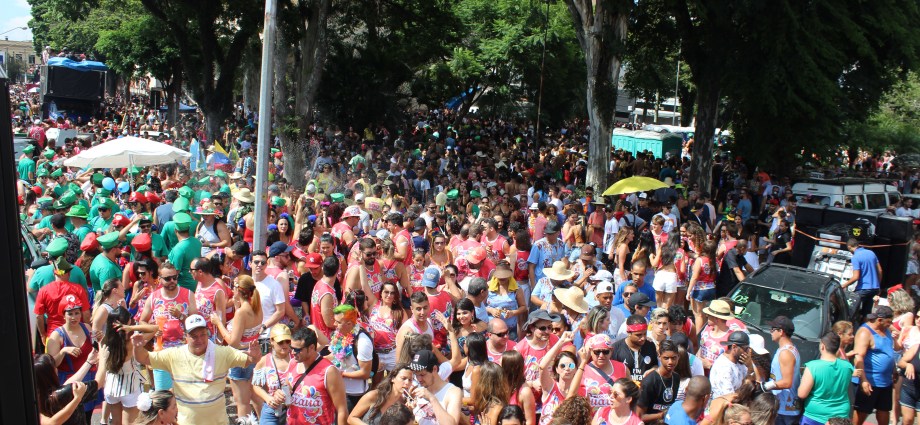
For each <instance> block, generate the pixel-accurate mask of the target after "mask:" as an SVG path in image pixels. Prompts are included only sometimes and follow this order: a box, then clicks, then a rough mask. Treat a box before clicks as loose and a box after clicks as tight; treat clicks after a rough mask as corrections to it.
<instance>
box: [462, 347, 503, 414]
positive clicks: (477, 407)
mask: <svg viewBox="0 0 920 425" xmlns="http://www.w3.org/2000/svg"><path fill="white" fill-rule="evenodd" d="M483 351H485V341H483ZM480 368H481V369H480V378H479V385H480V387H478V388H479V391H477V392H476V394H475V395H474V397H473V398H472V400H470V401H471V403H470V405H471V406H472V415H471V416H470V423H471V424H473V425H497V424H498V416H499V414H500V413H501V411H502V408H503V407H504V406H505V402H506V401H507V400H508V386H507V384H506V383H505V375H504V373H503V372H502V367H501V366H499V365H497V364H495V363H492V362H490V361H488V359H486V361H485V362H484V363H483V364H482V365H481V366H480Z"/></svg>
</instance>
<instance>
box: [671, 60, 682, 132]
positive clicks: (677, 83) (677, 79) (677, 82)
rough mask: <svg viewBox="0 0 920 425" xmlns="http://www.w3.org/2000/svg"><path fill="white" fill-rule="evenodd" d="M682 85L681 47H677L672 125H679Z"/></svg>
mask: <svg viewBox="0 0 920 425" xmlns="http://www.w3.org/2000/svg"><path fill="white" fill-rule="evenodd" d="M679 87H680V48H678V49H677V73H676V75H675V76H674V114H673V115H671V125H677V123H678V122H679V121H677V105H678V104H680V95H679V94H678V88H679Z"/></svg>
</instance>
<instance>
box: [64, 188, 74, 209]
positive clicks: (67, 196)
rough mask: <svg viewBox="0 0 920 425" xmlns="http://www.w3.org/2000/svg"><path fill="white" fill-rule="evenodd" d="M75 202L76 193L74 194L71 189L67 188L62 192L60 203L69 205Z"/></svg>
mask: <svg viewBox="0 0 920 425" xmlns="http://www.w3.org/2000/svg"><path fill="white" fill-rule="evenodd" d="M75 202H77V195H75V194H74V193H73V192H71V191H69V190H68V191H66V192H64V194H63V195H61V203H62V204H64V205H66V206H68V207H69V206H71V205H73V204H74V203H75Z"/></svg>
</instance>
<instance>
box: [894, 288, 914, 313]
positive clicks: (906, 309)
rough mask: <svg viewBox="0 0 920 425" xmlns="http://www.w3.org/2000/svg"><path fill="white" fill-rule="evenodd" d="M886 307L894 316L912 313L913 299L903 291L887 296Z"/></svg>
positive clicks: (899, 290)
mask: <svg viewBox="0 0 920 425" xmlns="http://www.w3.org/2000/svg"><path fill="white" fill-rule="evenodd" d="M888 305H889V306H891V309H892V310H894V314H895V316H900V315H902V314H904V313H913V311H914V299H913V298H911V297H910V294H908V293H907V291H905V290H903V289H898V290H897V291H894V292H892V293H890V294H888Z"/></svg>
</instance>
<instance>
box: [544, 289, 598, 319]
mask: <svg viewBox="0 0 920 425" xmlns="http://www.w3.org/2000/svg"><path fill="white" fill-rule="evenodd" d="M553 295H554V296H555V297H556V298H557V299H558V300H559V302H561V303H562V305H564V306H566V307H568V308H570V309H572V310H574V311H576V312H578V313H582V314H584V313H587V312H588V309H590V308H591V306H589V305H588V302H587V301H585V292H584V291H582V290H581V288H579V287H577V286H570V287H568V288H556V289H553Z"/></svg>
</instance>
